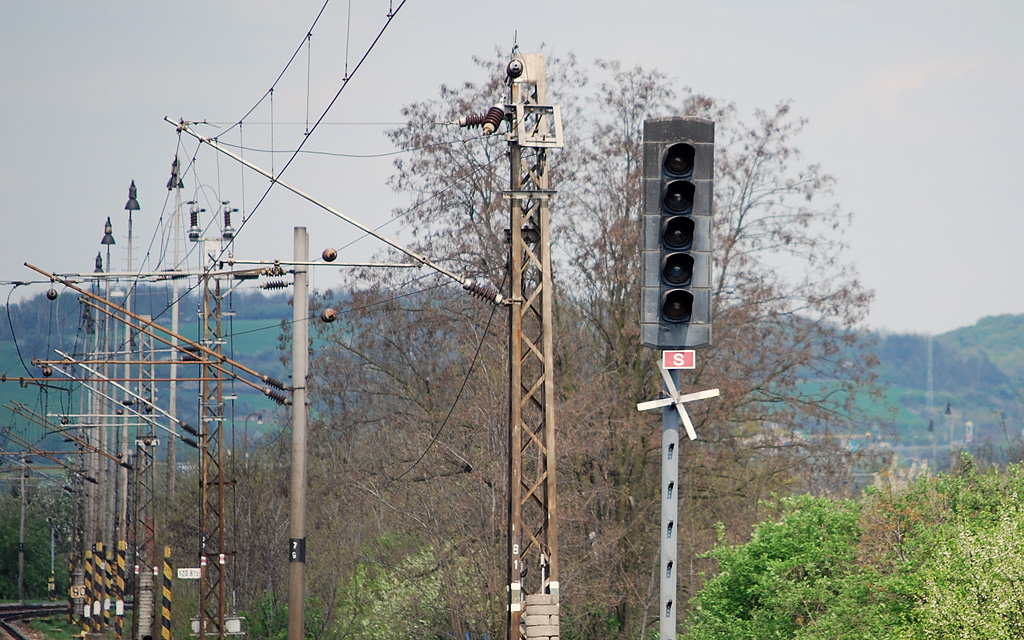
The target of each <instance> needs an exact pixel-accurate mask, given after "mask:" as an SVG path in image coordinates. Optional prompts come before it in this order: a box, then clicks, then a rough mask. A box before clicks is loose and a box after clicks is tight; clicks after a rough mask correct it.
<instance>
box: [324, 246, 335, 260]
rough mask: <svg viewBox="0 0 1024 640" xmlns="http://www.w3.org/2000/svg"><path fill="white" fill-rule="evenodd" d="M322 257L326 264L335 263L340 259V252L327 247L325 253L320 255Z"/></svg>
mask: <svg viewBox="0 0 1024 640" xmlns="http://www.w3.org/2000/svg"><path fill="white" fill-rule="evenodd" d="M320 257H322V258H323V259H324V262H334V261H335V260H337V259H338V250H337V249H332V248H331V247H327V248H326V249H324V252H323V253H322V254H320Z"/></svg>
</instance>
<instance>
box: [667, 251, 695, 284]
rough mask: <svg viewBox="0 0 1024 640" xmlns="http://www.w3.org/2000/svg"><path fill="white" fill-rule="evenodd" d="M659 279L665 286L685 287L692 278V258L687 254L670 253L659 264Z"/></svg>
mask: <svg viewBox="0 0 1024 640" xmlns="http://www.w3.org/2000/svg"><path fill="white" fill-rule="evenodd" d="M661 277H662V279H663V280H664V281H665V284H668V285H671V286H673V287H685V286H686V285H688V284H690V279H691V278H692V277H693V256H691V255H690V254H688V253H670V254H668V255H667V256H665V258H664V259H663V260H662V262H661Z"/></svg>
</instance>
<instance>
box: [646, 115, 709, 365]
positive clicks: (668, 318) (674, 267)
mask: <svg viewBox="0 0 1024 640" xmlns="http://www.w3.org/2000/svg"><path fill="white" fill-rule="evenodd" d="M714 142H715V124H714V122H711V121H710V120H704V119H701V118H678V117H675V118H652V119H650V120H646V121H645V122H644V177H643V188H644V190H643V193H644V206H643V233H644V243H643V262H642V274H641V276H642V289H641V309H640V331H641V342H642V344H644V345H645V346H648V347H654V348H657V349H694V348H699V347H706V346H709V345H710V344H711V198H712V190H713V172H714Z"/></svg>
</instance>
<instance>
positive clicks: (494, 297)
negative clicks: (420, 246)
mask: <svg viewBox="0 0 1024 640" xmlns="http://www.w3.org/2000/svg"><path fill="white" fill-rule="evenodd" d="M164 120H165V121H166V122H168V123H170V124H173V125H174V126H175V127H176V128H177V130H178V132H179V133H187V134H188V135H190V136H192V137H193V138H195V139H196V140H198V141H199V143H200V144H205V145H208V146H209V147H211V148H212V149H214V150H216V151H219V152H220V153H222V154H224V155H226V156H228V157H229V158H231V159H232V160H235V161H236V162H238V163H239V164H241V165H242V166H245V167H248V168H249V169H252V170H253V171H255V172H256V173H258V174H260V175H261V176H263V177H264V178H266V179H268V180H270V181H271V182H272V183H274V184H277V185H280V186H281V187H282V188H283V189H287V190H288V191H291V192H292V193H294V194H295V195H297V196H299V197H300V198H302V199H304V200H306V201H308V202H310V203H312V204H313V205H315V206H317V207H319V208H321V209H323V210H324V211H326V212H327V213H329V214H331V215H333V216H334V217H336V218H338V219H340V220H343V221H344V222H347V223H348V224H350V225H352V226H353V227H355V228H357V229H359V230H360V231H362V232H363V233H365V234H367V235H369V236H372V237H373V238H376V239H377V240H380V241H381V242H383V243H384V244H386V245H388V246H389V247H391V248H392V249H395V250H396V251H399V252H401V253H404V254H405V255H407V256H409V257H410V258H412V259H413V260H415V261H416V262H417V263H419V264H420V265H423V266H425V267H429V268H430V269H433V270H434V271H436V272H438V273H440V274H441V275H443V276H445V277H447V278H450V279H451V280H454V281H455V282H457V283H459V285H460V286H461V287H462V288H463V289H466V290H467V291H469V292H470V293H471V294H474V295H480V293H478V290H479V289H480V285H479V284H477V283H475V282H474V281H473V280H472V279H470V278H464V277H462V276H459V275H456V274H455V273H453V272H451V271H449V270H448V269H445V268H444V267H442V266H441V265H439V264H437V263H436V262H434V261H433V260H431V259H429V258H427V257H426V256H423V255H420V254H419V253H416V252H415V251H413V250H412V249H410V248H408V247H405V246H403V245H401V244H399V243H398V242H396V241H394V240H392V239H390V238H388V237H387V236H385V235H383V234H381V233H378V232H377V231H374V230H373V229H371V228H370V227H367V226H366V225H364V224H362V223H360V222H359V221H357V220H355V219H353V218H351V217H349V216H347V215H345V214H344V213H342V212H340V211H338V210H337V209H335V208H334V207H331V206H330V205H328V204H326V203H324V202H321V201H319V200H317V199H316V198H314V197H313V196H311V195H309V194H308V193H305V192H304V191H301V190H299V189H298V188H296V187H294V186H292V185H290V184H288V183H287V182H284V181H283V180H281V179H280V178H278V177H277V176H275V175H274V174H272V173H270V172H269V171H266V170H265V169H263V168H262V167H259V166H257V165H255V164H253V163H251V162H249V161H248V160H246V159H245V158H243V157H241V156H239V155H237V154H234V153H232V152H231V151H228V150H227V149H225V148H224V147H223V146H221V145H220V144H218V143H217V141H216V140H215V139H213V138H207V137H206V136H202V135H200V134H198V133H196V132H195V131H193V130H192V129H191V128H190V127H189V124H190V123H189V122H187V121H185V120H179V121H178V122H175V121H174V120H171V119H170V118H167V117H165V118H164ZM485 298H486V299H488V300H490V301H491V302H493V303H494V304H501V302H502V296H501V294H500V293H496V292H491V294H490V295H487V296H485Z"/></svg>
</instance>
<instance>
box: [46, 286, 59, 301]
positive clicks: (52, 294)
mask: <svg viewBox="0 0 1024 640" xmlns="http://www.w3.org/2000/svg"><path fill="white" fill-rule="evenodd" d="M46 299H47V300H50V301H51V302H52V301H53V300H56V299H57V290H56V289H50V290H48V291H47V292H46Z"/></svg>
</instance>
